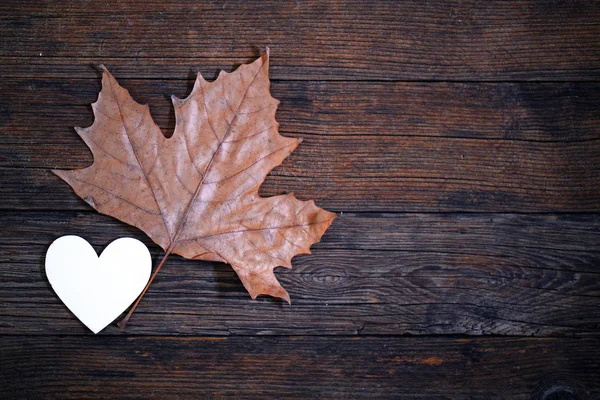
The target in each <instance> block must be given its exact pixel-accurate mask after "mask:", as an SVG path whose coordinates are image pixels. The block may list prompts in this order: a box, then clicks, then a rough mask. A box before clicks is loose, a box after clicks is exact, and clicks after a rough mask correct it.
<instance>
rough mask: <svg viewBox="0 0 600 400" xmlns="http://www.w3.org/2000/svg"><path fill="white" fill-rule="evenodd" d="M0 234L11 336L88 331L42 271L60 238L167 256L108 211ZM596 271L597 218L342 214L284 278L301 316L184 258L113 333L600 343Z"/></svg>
mask: <svg viewBox="0 0 600 400" xmlns="http://www.w3.org/2000/svg"><path fill="white" fill-rule="evenodd" d="M0 225H2V226H3V230H2V232H1V233H0V241H2V243H4V244H5V246H6V247H7V249H6V250H4V251H3V252H2V254H1V255H0V256H1V257H2V264H1V268H0V319H1V321H2V322H1V323H0V334H48V333H60V334H67V333H68V334H86V333H87V330H86V329H85V328H84V327H83V326H82V325H81V324H80V323H79V322H78V321H76V320H75V319H73V318H72V316H71V314H70V313H69V311H68V310H67V309H66V308H65V307H64V306H63V305H62V304H61V302H60V301H59V300H58V299H57V298H56V296H55V295H54V293H53V292H52V291H51V290H49V287H48V283H47V282H46V279H45V277H44V275H43V273H42V270H43V257H44V254H45V251H46V249H47V246H48V245H49V243H51V242H52V240H54V239H55V238H56V237H57V236H61V235H65V234H77V235H81V236H83V237H85V238H86V239H88V240H89V241H90V242H91V243H92V244H94V245H96V248H97V249H98V250H101V249H103V248H104V247H105V246H106V245H107V244H108V243H109V242H110V241H112V240H114V238H116V237H120V236H134V237H138V238H140V239H143V240H145V242H146V243H147V244H148V245H149V246H151V248H152V249H153V255H154V259H155V260H158V259H159V255H160V253H161V252H162V251H159V249H158V248H157V246H156V245H152V243H151V242H150V241H149V240H148V238H146V237H145V235H144V234H143V233H141V232H140V231H138V230H137V229H135V228H132V227H129V226H127V225H125V224H123V223H120V222H118V221H116V220H114V219H112V218H110V217H106V216H102V215H98V214H97V213H73V212H63V213H59V212H53V213H41V212H40V213H33V212H29V213H5V214H4V215H3V216H2V217H0ZM90 227H94V229H90ZM25 238H26V242H25V240H24V239H25ZM26 246H27V247H26ZM598 265H600V217H599V216H598V215H560V216H557V215H537V216H534V215H531V216H527V215H506V214H486V215H477V214H448V215H444V214H438V215H431V214H383V215H364V214H354V215H352V214H350V215H348V214H344V215H342V216H341V217H339V218H338V220H336V222H335V223H334V224H333V226H332V227H331V228H330V230H329V231H328V232H327V233H326V235H325V236H324V238H323V241H322V242H321V243H319V244H317V245H315V246H314V250H313V254H312V255H309V256H305V255H304V256H299V257H296V258H295V259H294V268H293V269H292V270H284V269H279V270H278V272H277V275H278V278H279V279H280V280H281V282H282V284H283V285H284V286H285V287H286V289H287V290H288V291H289V292H290V294H291V296H292V303H293V304H292V306H288V305H287V304H283V303H281V302H280V301H276V300H273V299H267V298H264V299H259V300H257V301H251V300H250V299H249V296H248V294H247V293H246V291H245V290H244V288H243V286H242V285H241V283H240V282H239V279H238V278H237V276H236V275H235V273H234V272H233V270H232V269H231V267H229V266H228V265H225V264H219V263H208V262H200V261H190V260H185V259H183V258H181V257H177V256H174V257H172V258H169V260H168V262H167V264H166V265H165V267H164V268H163V269H162V270H161V272H160V276H159V278H158V279H157V281H156V282H155V283H154V284H153V285H152V287H151V288H150V291H149V293H148V294H147V296H146V297H145V298H144V300H143V302H142V305H141V306H140V308H139V309H138V311H137V312H136V315H135V316H134V319H133V321H132V323H131V324H130V325H129V326H128V327H127V329H125V330H121V329H118V328H117V327H114V326H113V327H109V328H107V329H106V330H105V331H104V333H106V334H125V335H127V334H145V335H156V334H169V335H172V334H210V335H215V334H218V335H230V334H233V335H235V334H290V335H294V334H308V333H310V334H332V335H355V334H358V335H364V334H377V335H384V334H406V333H409V334H419V335H422V334H459V333H462V334H472V335H481V334H505V335H538V336H544V335H557V334H570V335H573V334H578V335H596V334H597V333H598V327H599V326H600V280H599V279H598V277H599V271H598ZM23 293H27V295H26V296H24V295H23Z"/></svg>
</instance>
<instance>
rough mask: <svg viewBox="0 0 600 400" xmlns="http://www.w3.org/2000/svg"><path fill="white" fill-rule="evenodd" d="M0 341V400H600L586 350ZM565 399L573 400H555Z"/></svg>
mask: <svg viewBox="0 0 600 400" xmlns="http://www.w3.org/2000/svg"><path fill="white" fill-rule="evenodd" d="M2 341H3V355H2V358H3V363H2V370H1V372H2V373H0V396H2V397H3V398H17V397H19V398H39V397H43V398H61V399H83V398H99V397H103V396H105V395H106V394H107V393H115V394H116V393H118V394H119V398H123V399H134V398H140V399H147V398H148V397H157V398H161V399H162V398H164V399H175V398H177V399H179V398H208V399H211V398H226V397H235V398H236V399H246V398H248V399H256V398H278V399H315V398H317V399H322V398H332V399H355V398H373V399H375V398H377V399H415V398H418V399H462V398H470V399H507V398H510V399H523V400H525V399H533V400H548V399H550V398H553V399H556V398H561V399H567V398H577V399H593V398H597V396H598V395H600V381H599V380H598V379H597V377H598V376H597V369H598V358H599V357H600V342H599V341H598V340H595V339H580V340H574V339H564V338H563V339H560V338H559V339H544V340H539V339H502V338H490V339H464V338H461V339H457V338H410V337H397V338H392V337H389V338H331V337H330V338H323V337H310V336H308V337H306V336H305V337H267V338H265V337H237V338H212V337H200V338H198V337H182V338H168V337H129V338H126V337H106V336H105V337H60V336H58V337H53V336H47V337H23V336H16V337H3V338H2ZM82 349H83V350H82ZM7 365H10V368H7ZM166 382H169V384H168V385H166V384H165V383H166ZM549 393H553V394H554V395H555V396H556V395H561V396H563V397H547V396H548V394H549ZM569 394H570V395H572V396H573V397H564V396H567V395H569Z"/></svg>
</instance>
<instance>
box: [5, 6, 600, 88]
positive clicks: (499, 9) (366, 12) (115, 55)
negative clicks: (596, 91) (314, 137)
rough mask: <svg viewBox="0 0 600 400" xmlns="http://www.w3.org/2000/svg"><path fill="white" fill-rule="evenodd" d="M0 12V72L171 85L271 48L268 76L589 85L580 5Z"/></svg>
mask: <svg viewBox="0 0 600 400" xmlns="http://www.w3.org/2000/svg"><path fill="white" fill-rule="evenodd" d="M35 3H36V4H35V5H31V7H29V6H28V7H23V6H22V5H21V2H19V1H4V2H3V3H2V6H1V8H0V15H2V19H1V21H2V25H1V27H0V29H1V31H0V35H2V37H4V38H6V40H5V41H4V43H3V44H2V50H3V51H2V52H0V54H2V58H1V59H0V65H2V69H1V70H0V74H1V75H2V76H4V77H8V76H11V77H12V76H34V75H38V76H39V75H41V76H51V77H59V76H60V77H65V76H74V75H76V76H82V75H85V76H88V77H89V76H91V75H92V72H91V71H90V70H89V69H85V68H82V67H83V66H84V65H86V64H89V63H97V62H100V61H101V62H104V63H107V64H109V65H110V64H115V71H114V72H116V73H117V75H120V76H135V77H140V76H143V77H152V78H160V79H164V78H167V77H171V78H173V77H176V78H179V79H181V77H182V76H183V75H185V74H186V73H188V71H189V70H190V69H197V68H200V69H201V70H203V71H206V72H209V73H213V72H214V70H215V69H216V68H223V67H225V68H229V66H230V65H232V64H236V63H238V64H240V63H245V62H247V61H248V60H249V58H251V57H254V56H256V55H257V52H258V50H259V49H260V48H262V47H263V46H266V45H268V46H271V47H272V48H273V77H274V78H275V79H310V80H315V79H316V80H322V79H338V80H339V79H342V80H348V79H359V80H362V79H385V80H397V79H404V80H407V79H411V80H415V79H416V80H422V79H436V80H456V79H461V80H498V79H552V80H593V79H598V77H600V68H599V66H600V41H598V35H599V34H600V27H599V25H598V4H597V2H596V1H594V0H588V1H538V0H525V1H518V0H513V1H486V2H481V1H476V0H472V1H461V2H456V1H451V2H449V1H443V0H436V1H427V2H423V1H419V0H412V1H402V2H396V1H336V2H279V1H262V2H259V3H257V2H248V1H244V0H238V1H228V2H225V3H224V2H220V1H214V2H198V1H195V0H188V1H181V2H164V1H156V0H154V1H148V2H146V1H145V2H137V3H136V2H132V1H129V2H121V1H102V2H97V1H79V2H72V3H71V2H69V3H68V4H65V3H63V2H58V3H56V2H52V1H40V2H35Z"/></svg>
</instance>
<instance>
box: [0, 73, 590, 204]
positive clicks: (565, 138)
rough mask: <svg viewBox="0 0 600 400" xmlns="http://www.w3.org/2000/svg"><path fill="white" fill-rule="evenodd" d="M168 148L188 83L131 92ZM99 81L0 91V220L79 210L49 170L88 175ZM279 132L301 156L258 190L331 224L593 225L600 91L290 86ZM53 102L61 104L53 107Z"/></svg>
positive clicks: (151, 84) (582, 86)
mask: <svg viewBox="0 0 600 400" xmlns="http://www.w3.org/2000/svg"><path fill="white" fill-rule="evenodd" d="M121 83H122V84H123V85H125V86H126V87H127V88H128V89H129V90H130V91H131V92H132V94H133V96H134V97H135V98H137V99H138V100H139V101H142V102H147V103H149V104H151V106H152V108H151V111H152V114H153V116H154V117H155V119H156V121H157V123H159V124H160V126H161V127H162V128H163V129H164V131H165V132H166V133H167V134H170V132H171V131H172V129H173V125H174V116H173V109H172V106H171V104H170V101H169V100H167V98H168V95H169V94H171V93H175V94H177V95H178V96H180V97H185V96H186V95H187V93H188V88H189V86H190V84H191V81H190V82H186V81H152V80H123V81H122V82H121ZM99 84H100V82H99V79H94V80H70V79H69V80H60V81H58V82H57V81H56V80H40V79H18V80H14V81H11V82H9V83H7V84H6V85H5V87H4V88H3V89H2V90H1V92H0V94H1V95H2V96H1V98H3V99H4V100H2V101H3V102H4V103H5V108H6V109H7V110H8V112H7V113H6V114H5V117H4V120H3V121H2V125H3V128H4V129H5V130H6V132H10V134H9V135H7V137H6V138H5V139H4V140H3V142H2V143H1V144H0V167H1V168H0V207H1V208H4V209H14V208H18V209H64V208H71V209H82V207H84V203H83V202H82V201H81V200H80V199H78V198H77V197H76V196H75V195H74V194H73V193H72V191H71V189H70V188H69V187H68V186H67V185H63V184H61V181H60V180H59V179H58V178H57V177H54V176H52V175H51V174H50V173H49V172H48V171H47V168H63V169H67V168H77V167H84V166H87V165H89V164H90V163H91V161H92V158H91V154H90V152H89V150H88V149H87V146H86V145H85V144H84V143H83V141H81V139H80V138H79V137H78V136H77V135H76V134H75V132H74V130H73V129H72V126H74V125H77V126H88V125H90V124H91V122H92V120H93V117H92V115H91V107H90V105H89V104H90V103H91V102H93V101H95V99H96V97H97V93H98V91H99ZM273 94H274V95H275V97H277V98H279V99H281V101H282V106H281V111H280V112H278V120H279V121H280V122H281V131H282V133H283V134H286V135H289V136H294V137H302V138H303V139H304V142H303V144H302V145H301V146H300V147H299V148H298V149H297V150H296V151H295V152H294V153H293V154H292V156H290V157H289V159H288V160H286V162H285V163H284V164H283V165H282V166H281V167H279V168H277V169H275V170H274V171H273V173H272V174H271V175H270V177H269V178H268V179H267V181H266V183H265V185H264V186H263V188H262V193H263V194H265V195H273V194H279V193H282V192H295V193H296V194H297V195H298V196H300V197H303V198H315V199H317V200H318V201H319V202H320V205H322V206H323V207H326V208H330V209H332V210H334V211H416V212H423V211H444V212H448V211H488V212H496V211H505V212H525V211H534V212H553V211H560V212H597V211H599V210H600V108H599V107H597V105H598V104H600V85H598V84H597V83H566V84H530V83H526V84H522V83H521V84H514V83H494V84H456V83H451V84H447V83H408V84H407V83H364V82H358V83H350V84H346V83H344V84H343V83H337V82H309V83H307V82H281V83H275V84H274V85H273ZM50 99H51V101H49V100H50Z"/></svg>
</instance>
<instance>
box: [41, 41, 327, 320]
mask: <svg viewBox="0 0 600 400" xmlns="http://www.w3.org/2000/svg"><path fill="white" fill-rule="evenodd" d="M102 68H103V70H104V73H103V76H102V90H101V92H100V94H99V96H98V100H97V101H96V102H95V103H93V104H92V107H93V111H94V116H95V120H94V123H93V124H92V126H90V127H88V128H76V131H77V133H78V134H79V136H81V138H82V139H83V140H84V141H85V143H86V144H87V145H88V146H89V147H90V149H91V151H92V153H93V155H94V162H93V164H92V165H91V166H89V167H87V168H83V169H77V170H71V171H63V170H54V171H53V172H54V173H55V174H57V175H58V176H59V177H61V178H62V179H63V180H65V181H66V182H67V183H68V184H69V185H71V186H72V187H73V189H74V190H75V192H76V193H77V195H79V196H80V197H81V198H83V199H84V200H85V201H86V202H87V203H88V204H90V205H91V206H92V207H94V208H95V209H96V210H98V211H99V212H101V213H103V214H107V215H110V216H113V217H115V218H118V219H120V220H121V221H124V222H126V223H128V224H131V225H134V226H136V227H138V228H139V229H141V230H142V231H144V232H145V233H146V234H147V235H148V236H150V238H151V239H152V240H153V241H154V242H155V243H157V244H158V245H159V246H161V247H162V248H163V250H165V255H164V257H163V259H162V260H161V262H160V264H159V265H158V267H157V268H156V270H155V272H154V274H153V275H152V278H151V279H150V281H149V282H148V286H149V285H150V284H151V283H152V280H153V279H154V277H155V276H156V273H157V272H158V271H159V270H160V268H161V267H162V265H163V264H164V262H165V260H166V259H167V257H168V256H169V254H171V253H175V254H179V255H182V256H183V257H186V258H189V259H194V260H209V261H220V262H225V263H228V264H231V266H232V267H233V269H234V270H235V271H236V273H237V274H238V276H239V277H240V279H241V281H242V283H243V284H244V286H245V287H246V289H247V290H248V292H249V293H250V296H252V298H256V296H258V295H259V294H267V295H271V296H274V297H280V298H283V299H286V300H287V301H288V302H289V301H290V298H289V295H288V293H287V291H286V290H285V289H284V288H283V287H282V286H281V285H280V284H279V282H278V281H277V279H276V278H275V275H274V274H273V269H274V268H275V267H277V266H283V267H287V268H291V259H292V257H293V256H295V255H296V254H302V253H306V254H309V253H310V249H309V248H310V246H311V245H312V244H313V243H316V242H318V241H319V240H320V239H321V236H322V235H323V233H324V232H325V230H326V229H327V228H328V227H329V225H330V224H331V222H332V221H333V219H334V217H335V214H333V213H330V212H328V211H325V210H323V209H321V208H318V207H317V206H316V205H315V203H314V201H312V200H311V201H300V200H298V199H296V198H295V197H294V195H293V194H288V195H282V196H274V197H269V198H262V197H260V196H259V195H258V189H259V186H260V185H261V184H262V182H263V181H264V180H265V178H266V176H267V174H268V173H269V171H271V169H273V168H274V167H276V166H277V165H279V164H281V162H283V160H284V159H285V158H286V157H287V156H288V155H289V154H290V153H291V152H292V151H293V150H294V149H295V148H296V146H297V145H298V144H299V143H300V140H299V139H292V138H288V137H284V136H281V135H280V134H279V133H278V125H279V124H278V123H277V121H275V111H276V109H277V106H278V105H279V101H278V100H276V99H274V98H273V97H271V94H270V91H269V87H270V82H269V77H268V68H269V52H268V49H267V52H266V54H265V55H263V56H262V57H260V58H259V59H257V60H256V61H254V62H253V63H251V64H246V65H242V66H240V67H239V68H238V69H237V70H235V71H234V72H232V73H225V72H223V71H221V73H220V74H219V76H218V78H217V79H216V80H215V81H213V82H207V81H206V80H204V78H203V77H202V75H201V74H200V73H198V78H197V79H196V82H195V84H194V88H193V90H192V93H191V94H190V95H189V96H188V98H186V99H183V100H181V99H178V98H176V97H175V96H173V97H172V100H173V104H174V107H175V117H176V121H177V122H176V126H175V131H174V133H173V136H172V137H171V138H166V137H165V136H164V135H163V134H162V132H161V130H160V128H159V127H158V126H157V125H156V124H155V123H154V121H153V120H152V117H151V116H150V111H149V108H148V106H147V105H141V104H139V103H137V102H135V101H134V100H133V99H132V97H131V96H130V95H129V92H128V91H127V90H126V89H124V88H122V87H121V86H119V84H118V83H117V81H116V80H115V78H114V77H113V76H112V75H111V74H110V73H109V72H108V70H106V68H104V67H102ZM148 286H146V289H147V288H148ZM146 289H144V291H143V292H142V294H141V295H140V297H139V298H138V300H137V302H136V303H135V304H134V306H133V307H132V308H131V310H130V312H129V314H128V315H127V316H126V317H125V319H124V320H123V321H122V323H121V324H120V326H124V325H125V323H126V322H127V320H128V319H129V317H130V316H131V313H132V312H133V310H134V309H135V307H136V306H137V304H138V303H139V301H140V299H141V298H142V296H143V295H144V293H145V292H146Z"/></svg>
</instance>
